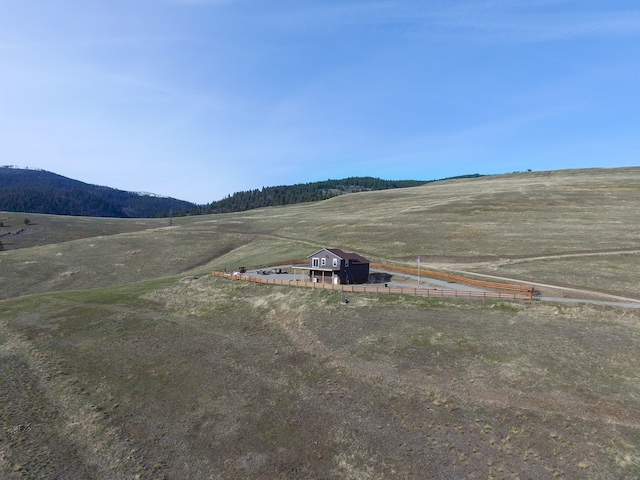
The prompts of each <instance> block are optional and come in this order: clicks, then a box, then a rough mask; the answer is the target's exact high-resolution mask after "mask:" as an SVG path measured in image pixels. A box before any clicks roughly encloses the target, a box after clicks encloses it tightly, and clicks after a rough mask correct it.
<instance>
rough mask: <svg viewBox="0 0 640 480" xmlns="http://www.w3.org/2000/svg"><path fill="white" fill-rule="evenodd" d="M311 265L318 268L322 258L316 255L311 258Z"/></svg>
mask: <svg viewBox="0 0 640 480" xmlns="http://www.w3.org/2000/svg"><path fill="white" fill-rule="evenodd" d="M311 265H312V266H313V267H316V268H317V267H319V266H320V259H319V258H315V257H314V258H313V259H312V260H311Z"/></svg>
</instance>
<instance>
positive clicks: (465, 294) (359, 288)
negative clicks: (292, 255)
mask: <svg viewBox="0 0 640 480" xmlns="http://www.w3.org/2000/svg"><path fill="white" fill-rule="evenodd" d="M211 274H212V275H213V276H214V277H219V278H227V279H230V280H243V281H246V282H252V283H262V284H266V285H283V286H287V287H306V288H312V289H318V290H331V291H334V292H345V293H380V294H395V295H413V296H418V297H429V298H431V297H433V298H444V297H448V298H451V297H453V298H477V299H486V300H532V298H533V297H532V295H531V294H530V293H526V292H509V293H505V292H477V291H470V290H444V289H439V288H412V287H388V286H387V287H385V286H382V285H335V284H333V283H321V282H318V283H316V282H306V281H303V280H280V279H279V278H263V277H255V276H250V275H244V274H233V273H225V272H217V271H213V272H211Z"/></svg>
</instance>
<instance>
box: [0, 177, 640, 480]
mask: <svg viewBox="0 0 640 480" xmlns="http://www.w3.org/2000/svg"><path fill="white" fill-rule="evenodd" d="M639 205H640V168H624V169H606V170H601V169H589V170H570V171H557V172H528V173H522V174H513V175H503V176H495V177H482V178H477V179H457V180H450V181H446V182H438V183H433V184H427V185H424V186H421V187H415V188H408V189H402V190H392V191H378V192H363V193H357V194H352V195H348V196H340V197H335V198H332V199H329V200H325V201H322V202H320V203H316V204H300V205H293V206H286V207H271V208H265V209H259V210H251V211H247V212H243V213H235V214H220V215H214V216H198V217H184V218H179V219H176V220H175V221H174V225H173V226H168V224H167V222H166V221H160V220H148V221H144V222H142V223H139V222H136V221H132V220H122V221H118V220H113V221H112V220H111V219H109V221H108V222H107V221H106V220H107V219H103V220H104V221H103V220H101V219H86V218H81V217H79V218H70V217H66V218H64V219H62V218H60V217H53V216H47V215H31V216H30V220H31V223H32V225H30V226H28V227H27V228H26V230H25V232H23V233H21V234H20V235H11V236H9V237H3V239H6V238H10V242H11V245H10V249H7V250H5V251H4V252H0V284H1V285H2V291H1V292H0V296H1V298H2V299H3V300H2V301H1V302H0V359H1V362H0V377H1V379H0V404H1V405H2V408H0V476H1V477H3V478H21V477H28V478H52V477H67V478H70V477H83V478H89V477H92V478H133V477H135V476H136V475H139V476H140V478H453V477H459V478H637V477H638V476H639V475H640V449H639V448H638V445H640V417H639V416H638V414H637V412H638V411H640V404H639V403H638V402H639V400H638V399H639V398H640V384H639V383H638V381H637V371H638V368H639V367H640V354H639V353H638V352H640V350H639V349H638V345H639V342H640V328H639V325H640V312H639V311H638V310H632V309H623V308H613V307H603V306H594V305H582V304H576V305H568V304H555V303H547V302H533V303H508V302H475V301H457V300H440V301H438V300H433V299H431V300H428V299H420V298H406V297H387V296H382V295H381V296H377V295H360V296H359V295H347V297H348V298H349V300H350V302H349V304H348V305H346V306H345V305H343V304H342V302H341V300H342V299H343V298H344V296H341V295H337V294H333V293H331V292H326V291H306V290H299V289H290V288H286V287H271V286H262V285H253V284H244V283H242V282H229V281H225V280H221V279H214V278H212V277H211V276H209V275H206V273H208V272H209V271H210V270H211V269H214V268H216V269H222V268H235V267H237V266H238V265H241V264H243V265H252V264H261V263H268V262H273V261H278V260H288V259H292V258H299V257H304V256H306V255H308V254H309V253H311V252H313V251H314V250H317V249H318V248H319V247H322V246H336V247H340V248H344V249H346V250H352V251H357V252H359V253H361V254H363V255H365V256H367V257H369V258H370V259H372V260H375V261H384V262H387V263H393V264H397V265H413V264H415V258H416V257H417V256H418V255H420V256H421V259H422V261H423V263H428V264H430V265H431V266H432V267H439V268H449V269H455V270H464V271H467V272H476V273H484V274H492V275H499V276H511V277H513V278H520V279H526V280H528V281H538V282H545V283H551V284H555V285H559V286H563V287H570V286H572V287H579V288H588V289H591V290H594V291H600V292H607V293H613V294H617V295H623V296H627V297H631V298H638V299H640V295H639V294H638V293H637V291H636V289H637V285H638V284H640V283H639V281H640V267H639V265H640V261H639V260H640V258H639V256H640V254H639V253H638V251H639V250H640V248H639V247H638V231H639V228H638V227H639V221H638V218H637V213H636V212H637V207H638V206H639ZM0 221H2V222H3V223H4V224H5V225H11V226H12V227H11V228H15V226H17V225H20V227H23V225H21V224H20V221H21V218H20V217H19V216H15V215H13V216H12V214H6V213H1V214H0ZM119 222H122V223H119ZM11 228H0V231H4V230H10V229H11ZM74 232H75V233H74ZM0 240H1V239H0Z"/></svg>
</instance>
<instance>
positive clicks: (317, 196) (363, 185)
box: [194, 174, 479, 214]
mask: <svg viewBox="0 0 640 480" xmlns="http://www.w3.org/2000/svg"><path fill="white" fill-rule="evenodd" d="M477 176H479V175H478V174H474V175H464V176H463V177H465V178H466V177H477ZM463 177H456V178H463ZM431 181H433V180H431ZM425 183H429V181H428V180H382V179H380V178H374V177H349V178H345V179H342V180H324V181H321V182H312V183H300V184H296V185H288V186H285V185H281V186H277V187H266V188H265V187H263V188H262V189H255V190H247V191H244V192H236V193H234V194H233V195H229V196H227V197H226V198H224V199H222V200H219V201H217V202H212V203H210V204H209V205H205V206H203V207H200V208H198V209H197V210H196V211H194V213H199V214H207V213H231V212H242V211H245V210H251V209H253V208H261V207H272V206H278V205H290V204H293V203H303V202H315V201H318V200H325V199H327V198H331V197H335V196H337V195H342V194H344V193H354V192H364V191H372V190H388V189H392V188H406V187H417V186H419V185H424V184H425Z"/></svg>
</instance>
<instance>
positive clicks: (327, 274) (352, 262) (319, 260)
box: [305, 248, 369, 285]
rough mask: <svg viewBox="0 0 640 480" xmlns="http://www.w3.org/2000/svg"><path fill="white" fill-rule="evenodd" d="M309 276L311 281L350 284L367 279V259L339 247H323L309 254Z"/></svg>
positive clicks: (363, 281)
mask: <svg viewBox="0 0 640 480" xmlns="http://www.w3.org/2000/svg"><path fill="white" fill-rule="evenodd" d="M307 258H309V266H308V267H306V268H305V270H307V269H308V270H309V277H310V279H311V281H312V282H319V283H333V284H335V285H350V284H354V283H367V282H368V281H369V260H367V259H366V258H364V257H362V256H360V255H358V254H357V253H348V252H344V251H342V250H340V249H339V248H323V249H322V250H319V251H317V252H316V253H313V254H311V255H309V257H307Z"/></svg>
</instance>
